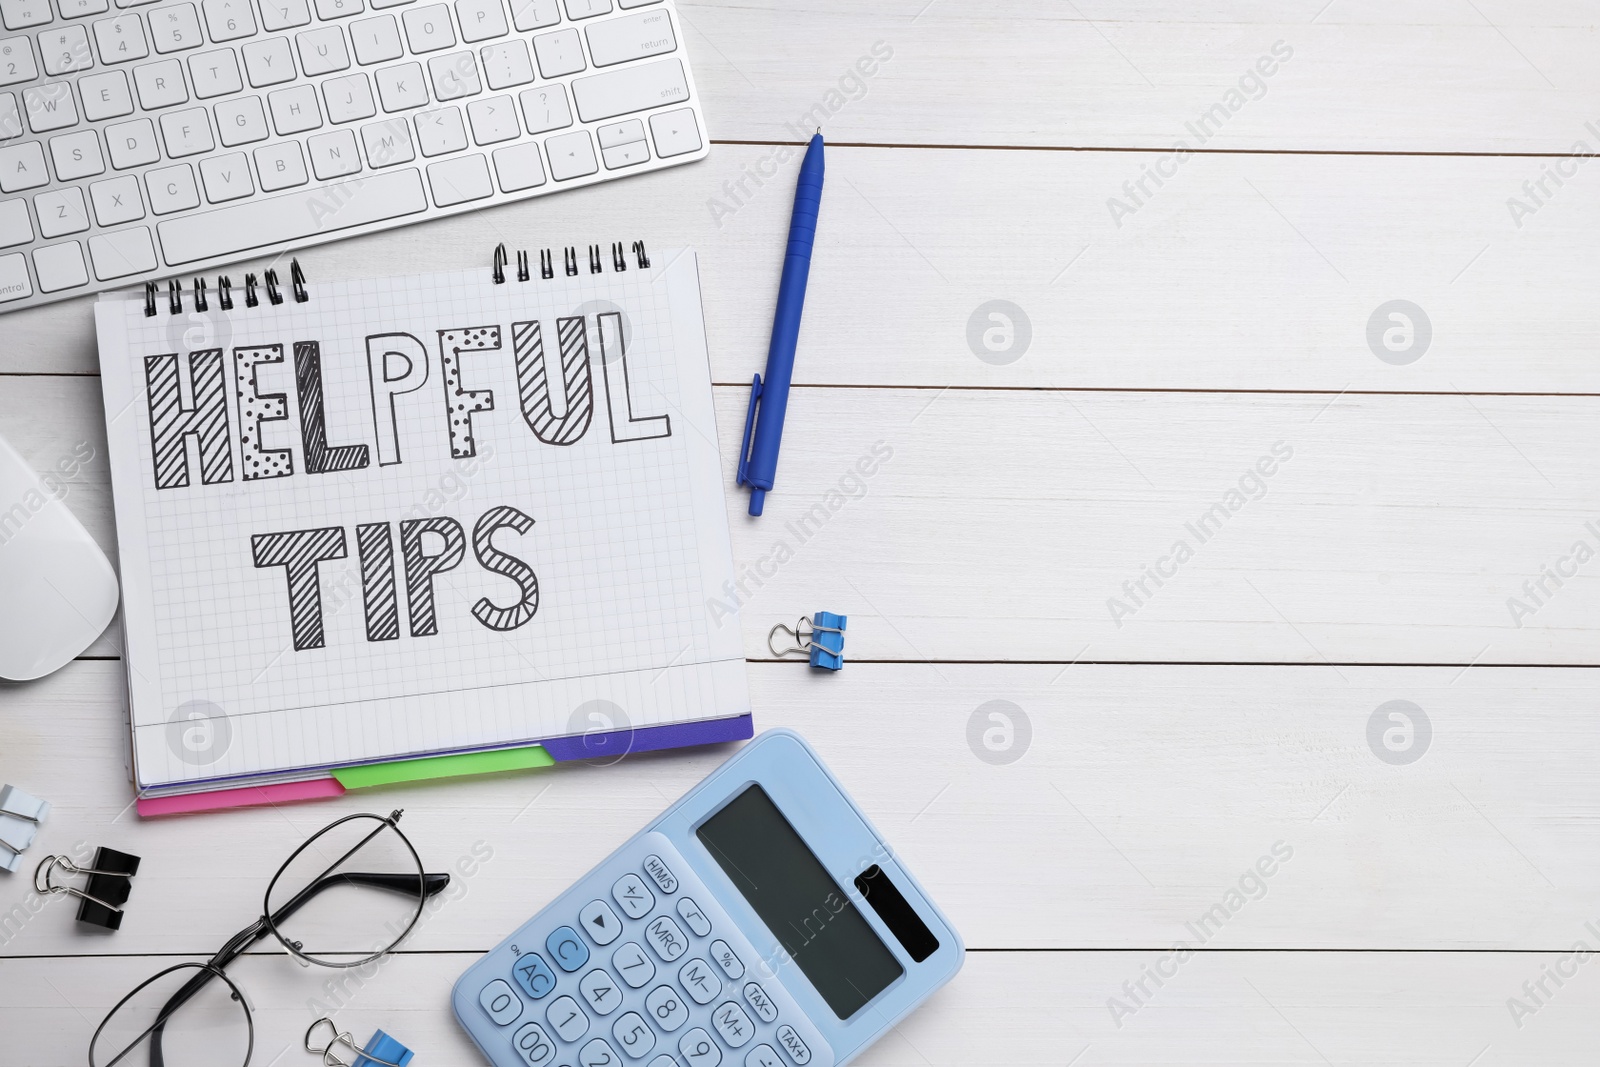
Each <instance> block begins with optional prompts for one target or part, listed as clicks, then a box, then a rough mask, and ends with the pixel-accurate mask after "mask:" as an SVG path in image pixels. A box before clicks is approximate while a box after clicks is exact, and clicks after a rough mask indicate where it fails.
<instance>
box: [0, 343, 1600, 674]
mask: <svg viewBox="0 0 1600 1067" xmlns="http://www.w3.org/2000/svg"><path fill="white" fill-rule="evenodd" d="M507 373H509V370H508V371H507ZM482 384H483V385H485V386H493V387H494V388H496V389H500V390H506V391H509V390H512V389H513V388H514V386H513V385H512V384H511V382H510V380H509V378H508V379H506V381H505V382H504V383H502V382H499V381H491V380H489V379H488V378H486V379H485V381H484V382H483V383H482ZM96 392H97V380H96V379H92V378H14V379H11V380H10V382H8V388H7V390H6V391H5V393H4V395H3V396H0V425H4V426H6V427H7V433H8V436H9V437H10V439H11V440H12V441H13V442H14V443H15V444H16V445H17V446H18V447H19V448H20V449H21V450H22V451H23V453H24V455H25V456H27V457H28V459H29V460H30V461H32V462H33V463H34V464H35V465H36V466H38V467H39V468H40V469H51V468H53V467H55V466H56V464H57V463H58V462H59V460H60V458H61V457H64V456H70V455H72V454H74V452H75V451H77V450H78V449H80V448H82V447H84V445H85V443H87V444H88V447H90V448H92V449H93V450H94V451H95V455H96V456H97V457H99V458H97V459H95V460H93V461H91V462H89V463H88V464H87V465H86V466H85V468H84V471H83V474H82V475H81V478H80V482H81V484H75V485H74V486H73V487H72V488H71V490H70V492H69V495H68V497H67V503H68V505H69V506H70V507H72V508H73V509H74V510H75V511H76V512H77V514H78V515H79V516H80V517H81V518H82V519H83V520H84V522H85V523H86V524H87V525H88V527H89V529H90V531H91V532H92V533H93V534H94V535H95V536H96V538H98V539H99V541H100V543H101V544H105V545H109V544H110V543H111V541H112V537H111V515H110V494H109V491H108V487H107V472H106V465H105V462H104V459H103V457H104V441H103V437H102V433H103V427H102V425H101V422H102V419H101V416H100V415H99V410H100V405H99V400H98V397H97V396H96ZM506 395H509V393H507V394H506ZM1595 403H1596V402H1595V400H1594V399H1592V398H1581V397H1580V398H1549V397H1504V396H1483V397H1460V396H1427V397H1404V396H1344V397H1338V398H1334V397H1322V396H1309V397H1305V396H1272V397H1253V396H1242V395H1238V394H1201V395H1182V394H1137V393H1089V394H1060V393H1047V392H999V393H996V392H983V391H961V390H957V391H949V392H939V391H932V390H927V391H923V390H915V391H901V390H856V389H847V390H845V389H805V390H797V391H796V393H795V394H794V399H793V401H792V403H791V407H790V421H789V436H788V440H787V441H786V448H785V452H784V461H783V466H782V467H781V469H780V471H779V480H778V488H777V490H776V491H775V492H774V493H773V494H771V495H770V496H769V497H768V509H767V514H766V516H765V517H764V518H762V519H760V520H754V519H750V518H749V517H747V516H746V515H744V513H743V512H744V507H745V504H746V501H745V498H744V496H743V494H742V493H739V492H736V491H734V490H733V486H732V482H733V471H732V467H733V456H735V455H736V454H737V451H738V435H739V431H740V429H741V428H742V426H743V418H744V410H745V394H744V391H743V390H742V389H738V388H732V387H730V388H721V389H718V390H717V408H718V417H719V424H720V432H721V447H722V454H723V457H724V467H725V469H726V471H727V477H728V486H729V490H730V491H729V494H728V508H729V521H730V524H731V526H732V530H733V540H734V550H735V558H736V563H737V564H738V571H739V575H740V582H741V583H742V591H741V590H740V589H737V588H736V589H735V591H734V592H733V593H732V594H731V595H730V596H729V598H728V599H727V600H726V601H723V602H722V603H723V604H724V607H721V608H719V607H718V606H717V605H716V604H708V605H707V610H708V611H710V612H711V613H712V614H713V615H715V616H717V617H718V619H719V620H720V619H722V618H725V617H726V612H727V610H728V608H727V605H732V604H733V602H734V601H735V600H739V601H742V602H743V604H744V605H745V620H744V631H745V647H746V649H747V651H748V653H749V655H751V656H755V657H765V656H767V655H769V653H768V652H767V650H766V633H767V630H768V628H769V627H771V626H772V625H773V624H774V623H776V622H778V621H780V620H784V621H788V620H793V619H794V618H795V617H796V616H798V615H799V614H801V613H803V612H804V613H809V612H813V611H816V610H830V611H836V612H839V613H842V614H846V615H849V616H851V617H852V624H851V629H850V637H849V645H848V655H849V656H850V657H852V658H863V657H865V658H891V659H912V660H924V659H934V660H1051V661H1057V662H1066V661H1069V660H1073V659H1077V658H1080V657H1084V658H1088V659H1094V660H1119V661H1121V660H1143V661H1158V662H1165V661H1205V662H1230V663H1231V662H1258V661H1275V662H1290V663H1302V662H1303V663H1322V662H1335V663H1344V662H1381V663H1417V662H1421V663H1458V664H1467V663H1473V662H1479V661H1482V662H1487V663H1529V664H1537V663H1565V664H1594V663H1596V662H1600V659H1597V653H1596V650H1595V645H1594V642H1593V640H1592V639H1591V636H1590V626H1591V620H1592V619H1593V618H1595V617H1596V613H1597V612H1600V602H1597V601H1600V583H1597V581H1596V577H1595V573H1596V572H1595V571H1594V570H1593V568H1594V567H1595V566H1596V565H1595V564H1593V563H1592V562H1591V563H1588V564H1587V565H1580V564H1579V563H1578V561H1577V559H1576V558H1575V557H1574V556H1573V555H1572V552H1573V548H1574V546H1575V545H1576V544H1577V543H1578V542H1580V541H1582V542H1584V543H1585V544H1587V546H1588V549H1587V550H1588V551H1589V552H1590V553H1593V552H1594V551H1595V548H1596V546H1597V545H1600V534H1597V533H1596V532H1595V531H1594V530H1591V529H1590V528H1589V527H1588V526H1587V525H1586V524H1588V523H1590V522H1591V521H1594V522H1595V523H1596V525H1597V526H1600V516H1597V515H1596V514H1595V512H1594V511H1593V509H1592V508H1590V507H1589V506H1588V504H1587V499H1588V497H1587V487H1589V486H1592V485H1594V484H1595V480H1596V478H1597V477H1600V452H1597V451H1596V449H1595V448H1594V447H1593V443H1594V433H1593V429H1592V428H1593V426H1594V425H1595V420H1594V407H1595ZM481 426H482V430H481V432H482V433H483V434H486V435H491V437H490V438H489V439H492V435H493V434H495V433H522V432H526V431H525V429H524V428H523V426H522V423H521V421H520V419H519V418H518V417H517V415H516V413H515V411H513V410H509V409H508V410H507V411H505V412H496V413H495V414H494V416H493V417H492V418H483V419H482V420H481ZM1275 448H1276V449H1277V450H1278V455H1277V456H1274V449H1275ZM875 449H876V452H875V451H874V450H875ZM1286 452H1289V453H1292V458H1291V459H1289V460H1287V461H1283V460H1282V456H1283V454H1285V453H1286ZM1258 464H1260V465H1261V466H1260V467H1259V469H1258ZM862 470H869V471H871V473H870V474H869V475H863V474H862V473H861V471H862ZM1259 470H1271V471H1273V473H1272V474H1271V475H1270V477H1267V476H1262V475H1261V474H1260V473H1259ZM1230 494H1231V495H1230ZM1230 508H1233V509H1234V510H1231V511H1230V510H1229V509H1230ZM1180 542H1181V543H1183V544H1184V545H1187V546H1188V551H1189V553H1191V556H1190V557H1185V558H1184V559H1183V560H1182V561H1180V559H1179V557H1180V556H1182V555H1183V553H1182V552H1181V551H1178V552H1175V551H1174V549H1175V546H1176V545H1178V544H1179V543H1180ZM1157 566H1159V567H1161V568H1163V569H1164V570H1165V571H1166V572H1168V577H1166V578H1164V579H1163V581H1162V584H1160V585H1159V586H1158V585H1157V584H1156V582H1155V580H1154V579H1153V578H1149V577H1146V575H1145V569H1146V568H1149V567H1157ZM1547 566H1548V567H1557V566H1559V567H1561V568H1563V569H1565V570H1567V571H1575V572H1576V573H1575V576H1572V577H1564V578H1560V581H1561V582H1562V585H1560V586H1559V587H1558V586H1556V585H1555V583H1554V582H1553V581H1552V580H1551V579H1550V578H1547V577H1544V576H1543V568H1545V567H1547ZM1558 577H1559V576H1558ZM1535 582H1540V583H1542V585H1535V584H1533V583H1535ZM1125 583H1126V584H1125ZM1140 583H1143V584H1142V586H1141V584H1140ZM1525 583H1527V584H1526V586H1525ZM1530 590H1531V591H1530ZM116 647H117V645H116V642H115V639H114V638H113V637H108V638H106V639H104V640H103V641H102V643H100V644H98V645H97V646H96V651H97V652H100V653H106V652H110V653H114V652H115V650H116Z"/></svg>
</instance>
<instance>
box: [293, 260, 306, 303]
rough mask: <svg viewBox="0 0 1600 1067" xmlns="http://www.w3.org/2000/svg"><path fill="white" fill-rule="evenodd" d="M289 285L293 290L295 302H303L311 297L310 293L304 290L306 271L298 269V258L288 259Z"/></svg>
mask: <svg viewBox="0 0 1600 1067" xmlns="http://www.w3.org/2000/svg"><path fill="white" fill-rule="evenodd" d="M289 286H290V288H292V289H293V290H294V302H295V303H296V304H304V303H305V302H306V301H307V300H310V299H311V295H310V294H309V293H307V292H306V272H305V271H303V270H301V269H300V261H299V260H298V259H291V260H290V261H289Z"/></svg>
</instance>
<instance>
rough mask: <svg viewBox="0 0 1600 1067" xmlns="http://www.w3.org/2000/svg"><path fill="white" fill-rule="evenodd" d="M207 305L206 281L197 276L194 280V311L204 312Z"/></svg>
mask: <svg viewBox="0 0 1600 1067" xmlns="http://www.w3.org/2000/svg"><path fill="white" fill-rule="evenodd" d="M208 307H209V305H208V304H207V303H206V280H205V279H204V278H202V277H200V276H198V275H196V276H195V279H194V309H195V310H196V311H205V310H207V308H208Z"/></svg>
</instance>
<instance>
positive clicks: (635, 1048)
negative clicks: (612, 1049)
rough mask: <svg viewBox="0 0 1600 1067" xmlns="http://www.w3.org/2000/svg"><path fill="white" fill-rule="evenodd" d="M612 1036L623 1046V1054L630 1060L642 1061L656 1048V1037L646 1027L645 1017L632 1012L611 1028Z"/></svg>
mask: <svg viewBox="0 0 1600 1067" xmlns="http://www.w3.org/2000/svg"><path fill="white" fill-rule="evenodd" d="M611 1036H612V1037H614V1038H616V1039H617V1044H619V1045H621V1046H622V1054H623V1055H624V1056H626V1057H628V1058H629V1059H630V1060H642V1059H644V1058H645V1057H646V1056H648V1055H650V1050H651V1049H653V1048H655V1047H656V1035H655V1034H652V1033H651V1032H650V1028H649V1027H648V1026H646V1025H645V1023H644V1017H643V1016H641V1015H640V1014H639V1013H638V1012H636V1011H630V1012H629V1013H628V1014H626V1015H624V1016H623V1017H622V1018H620V1019H618V1020H617V1021H616V1022H615V1023H614V1024H613V1025H612V1027H611Z"/></svg>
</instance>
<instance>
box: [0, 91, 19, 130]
mask: <svg viewBox="0 0 1600 1067" xmlns="http://www.w3.org/2000/svg"><path fill="white" fill-rule="evenodd" d="M22 132H23V131H22V112H21V111H19V110H18V109H17V97H16V94H14V93H0V141H9V140H11V138H13V137H21V136H22Z"/></svg>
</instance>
